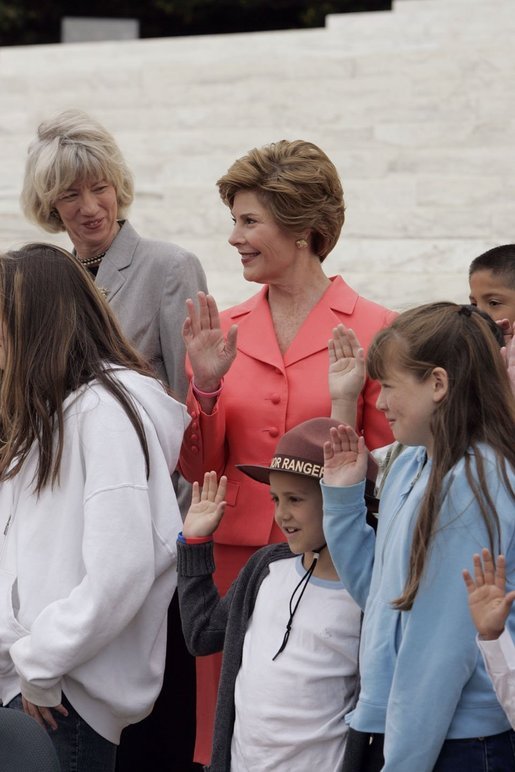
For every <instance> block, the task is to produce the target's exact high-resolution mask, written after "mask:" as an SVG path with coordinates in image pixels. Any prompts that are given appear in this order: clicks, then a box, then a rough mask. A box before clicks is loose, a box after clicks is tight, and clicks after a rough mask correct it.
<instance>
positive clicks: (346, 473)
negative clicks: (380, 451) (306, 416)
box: [324, 426, 368, 487]
mask: <svg viewBox="0 0 515 772" xmlns="http://www.w3.org/2000/svg"><path fill="white" fill-rule="evenodd" d="M330 435H331V438H330V440H329V441H328V442H325V443H324V483H325V484H326V485H334V486H338V487H343V486H345V485H355V484H356V483H359V482H361V481H362V480H364V479H365V476H366V473H367V462H368V451H367V449H366V447H365V440H364V438H363V437H358V435H357V434H356V432H355V431H354V429H353V428H352V427H351V426H338V428H331V430H330Z"/></svg>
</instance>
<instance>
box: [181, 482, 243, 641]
mask: <svg viewBox="0 0 515 772" xmlns="http://www.w3.org/2000/svg"><path fill="white" fill-rule="evenodd" d="M226 487H227V478H226V477H221V478H220V482H219V483H217V477H216V473H215V472H206V474H205V475H204V484H203V486H202V490H201V489H200V487H199V484H198V483H197V482H195V483H193V495H192V501H191V507H190V509H189V510H188V513H187V515H186V518H185V520H184V525H183V531H182V535H183V541H182V542H181V540H179V542H178V545H177V548H178V554H177V557H178V590H179V603H180V608H181V619H182V628H183V632H184V638H185V641H186V645H187V646H188V649H189V650H190V652H191V653H192V654H194V655H196V656H202V655H205V654H213V653H214V652H217V651H221V650H222V648H223V645H224V639H225V626H226V624H227V615H228V610H229V607H230V603H231V598H232V588H230V589H229V592H228V593H227V594H226V595H225V596H224V597H223V598H220V596H219V594H218V590H217V589H216V586H215V583H214V582H213V572H214V570H215V564H214V560H213V546H212V543H210V542H209V541H206V538H207V537H209V536H211V535H212V534H213V533H214V532H215V531H216V529H217V527H218V524H219V523H220V520H221V519H222V517H223V513H224V509H225V500H224V498H225V492H226ZM188 540H191V542H192V543H188ZM197 540H200V541H197ZM184 542H186V543H184Z"/></svg>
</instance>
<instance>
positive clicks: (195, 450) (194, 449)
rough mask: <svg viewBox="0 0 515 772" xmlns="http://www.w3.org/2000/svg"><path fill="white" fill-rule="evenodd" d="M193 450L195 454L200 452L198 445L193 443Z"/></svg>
mask: <svg viewBox="0 0 515 772" xmlns="http://www.w3.org/2000/svg"><path fill="white" fill-rule="evenodd" d="M191 452H192V453H194V454H195V455H197V454H198V445H192V446H191Z"/></svg>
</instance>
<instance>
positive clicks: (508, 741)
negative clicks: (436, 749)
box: [433, 730, 515, 772]
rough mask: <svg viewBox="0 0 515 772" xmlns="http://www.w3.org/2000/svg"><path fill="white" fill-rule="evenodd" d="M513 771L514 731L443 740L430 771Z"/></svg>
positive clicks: (514, 761)
mask: <svg viewBox="0 0 515 772" xmlns="http://www.w3.org/2000/svg"><path fill="white" fill-rule="evenodd" d="M509 770H515V732H514V731H513V730H510V731H508V732H503V733H502V734H494V735H491V736H490V737H472V738H470V739H466V740H446V741H445V742H444V744H443V745H442V750H441V751H440V755H439V756H438V759H437V762H436V765H435V767H434V768H433V772H509Z"/></svg>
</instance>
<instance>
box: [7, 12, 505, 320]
mask: <svg viewBox="0 0 515 772" xmlns="http://www.w3.org/2000/svg"><path fill="white" fill-rule="evenodd" d="M514 33H515V14H514V13H513V2H512V0H489V2H488V3H485V2H483V0H397V1H396V2H395V3H394V8H393V10H392V12H379V13H374V14H372V13H368V14H367V13H363V14H345V15H339V16H329V17H328V18H327V22H326V27H325V28H324V29H316V30H302V31H298V30H297V31H281V32H268V33H250V34H237V35H217V36H199V37H189V38H169V39H154V40H138V41H119V42H99V43H76V44H73V45H66V44H62V45H52V46H33V47H19V48H3V49H0V105H1V108H2V109H1V110H0V169H1V170H2V174H1V175H0V247H2V248H5V247H12V246H16V245H17V244H20V243H23V242H24V241H26V240H28V239H34V238H41V237H44V238H45V239H47V240H51V239H56V237H54V236H51V235H50V234H42V233H41V232H40V231H38V230H37V229H36V228H34V227H33V226H31V225H29V224H28V223H26V222H25V220H24V219H23V216H22V215H21V213H20V210H19V204H18V196H19V191H20V185H21V177H22V173H23V164H24V157H25V152H26V147H27V145H28V143H29V141H30V139H31V138H32V136H33V133H34V130H35V128H36V126H37V124H38V122H39V121H41V120H43V119H44V118H46V117H48V116H49V115H52V114H54V113H55V112H58V111H60V110H62V109H65V108H68V107H72V106H73V107H80V108H82V109H84V110H86V111H89V112H91V113H92V114H93V115H95V116H96V117H97V118H98V119H99V120H101V121H102V122H103V123H104V124H105V125H106V126H107V127H108V128H109V129H110V130H111V131H112V132H113V133H114V134H115V136H116V137H117V139H118V140H119V143H120V145H121V147H122V149H123V151H124V152H125V154H126V156H127V159H128V161H129V163H130V165H131V167H132V169H133V171H134V174H135V178H136V201H135V203H134V205H133V209H132V212H131V220H132V221H133V224H134V225H135V226H136V227H137V228H138V229H139V230H140V231H141V232H142V233H143V234H145V235H147V236H151V237H155V238H161V239H167V240H171V241H176V242H178V243H180V244H181V245H183V246H185V247H187V248H189V249H191V250H193V251H195V252H196V253H197V254H198V255H199V257H200V258H201V260H202V261H203V263H204V265H205V268H206V273H207V276H208V281H209V285H210V288H211V290H212V292H213V294H214V295H215V296H216V297H217V299H218V300H219V303H220V305H221V307H226V306H228V305H230V304H232V303H234V302H237V301H239V300H240V299H243V298H245V297H246V296H248V295H249V294H250V293H251V292H253V291H254V289H255V287H249V286H248V285H247V284H246V283H245V282H244V280H243V279H242V278H241V275H240V267H239V257H238V254H237V252H236V251H235V250H233V249H232V248H231V247H230V246H229V245H228V244H227V236H228V234H229V231H230V228H231V220H230V213H229V212H228V210H227V209H226V208H225V207H224V206H223V205H222V203H221V202H220V201H219V199H218V194H217V190H216V187H215V184H214V183H215V181H216V179H217V178H218V177H219V176H220V175H221V174H223V173H224V171H225V170H226V169H227V167H228V166H229V165H230V164H231V162H232V161H233V160H234V159H235V158H236V157H238V156H240V155H242V154H243V153H244V152H245V151H246V150H248V149H249V148H251V147H254V146H256V145H262V144H265V143H267V142H270V141H273V140H277V139H282V138H288V139H295V138H304V139H309V140H312V141H314V142H316V143H318V144H320V145H321V147H323V148H324V150H326V152H327V153H328V154H329V155H330V156H331V158H332V159H333V160H334V161H335V163H336V165H337V167H338V169H339V171H340V173H341V176H342V180H343V184H344V189H345V196H346V204H347V217H346V223H345V226H344V230H343V233H342V237H341V240H340V243H339V244H338V246H337V247H336V248H335V250H334V252H333V253H332V255H331V256H330V257H329V258H328V260H327V262H326V265H327V269H328V271H329V272H330V273H336V272H341V273H342V274H343V275H344V276H345V278H346V279H347V280H348V281H349V282H350V283H351V284H352V285H353V286H354V287H356V289H358V290H359V291H361V292H362V293H363V294H366V295H367V296H369V297H371V298H372V299H375V300H377V301H379V302H382V303H385V304H387V305H389V306H391V307H395V308H403V307H406V306H408V305H413V304H416V303H419V302H424V301H427V300H432V299H440V298H446V299H451V300H463V299H465V298H466V297H467V286H466V284H467V283H466V272H467V266H468V264H469V262H470V260H471V259H472V258H473V257H475V256H476V255H477V254H479V253H480V252H482V251H484V250H485V249H488V248H489V247H491V246H494V245H495V244H499V243H506V242H512V241H515V236H514V232H513V231H514V222H515V195H514V193H515V174H514V172H515V155H514V152H513V147H514V144H515V142H514V140H515V106H514V104H515V103H514V101H513V99H512V92H513V72H514V65H515V50H514V46H513V38H514ZM56 240H58V241H59V243H61V244H63V245H67V239H66V238H65V237H64V236H63V237H57V239H56Z"/></svg>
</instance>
